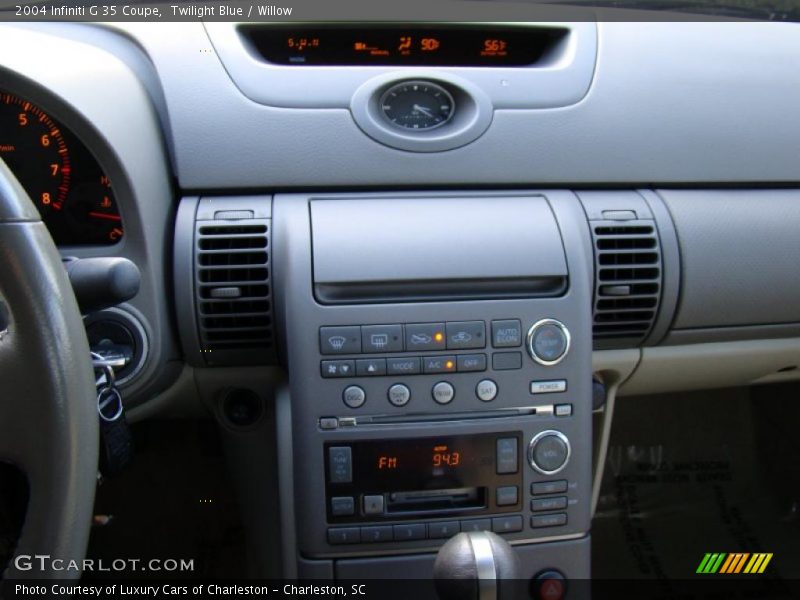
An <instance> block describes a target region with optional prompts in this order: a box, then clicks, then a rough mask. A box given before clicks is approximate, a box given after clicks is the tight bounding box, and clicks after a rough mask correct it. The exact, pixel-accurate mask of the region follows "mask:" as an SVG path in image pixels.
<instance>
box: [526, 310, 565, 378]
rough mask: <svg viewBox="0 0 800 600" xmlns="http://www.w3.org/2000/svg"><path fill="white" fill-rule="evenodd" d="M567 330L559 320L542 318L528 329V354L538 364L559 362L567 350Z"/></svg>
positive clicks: (547, 365) (547, 364) (548, 364)
mask: <svg viewBox="0 0 800 600" xmlns="http://www.w3.org/2000/svg"><path fill="white" fill-rule="evenodd" d="M569 341H570V338H569V330H568V329H567V326H566V325H564V324H563V323H562V322H561V321H556V320H555V319H542V320H541V321H537V322H536V323H534V324H533V326H532V327H531V328H530V329H529V330H528V338H527V344H526V346H527V349H528V354H530V355H531V358H532V359H533V360H535V361H536V362H537V363H539V364H540V365H544V366H546V367H549V366H551V365H555V364H558V363H560V362H561V361H562V360H563V358H564V357H565V356H566V355H567V352H569Z"/></svg>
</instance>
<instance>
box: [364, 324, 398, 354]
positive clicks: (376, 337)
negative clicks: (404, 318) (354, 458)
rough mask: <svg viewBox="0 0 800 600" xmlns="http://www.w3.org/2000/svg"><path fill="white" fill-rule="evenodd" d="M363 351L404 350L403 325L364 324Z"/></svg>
mask: <svg viewBox="0 0 800 600" xmlns="http://www.w3.org/2000/svg"><path fill="white" fill-rule="evenodd" d="M361 351H362V352H364V353H369V352H402V351H403V326H402V325H362V326H361Z"/></svg>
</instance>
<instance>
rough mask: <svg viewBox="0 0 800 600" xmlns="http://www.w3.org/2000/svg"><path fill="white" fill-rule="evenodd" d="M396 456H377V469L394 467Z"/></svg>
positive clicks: (395, 465) (395, 466)
mask: <svg viewBox="0 0 800 600" xmlns="http://www.w3.org/2000/svg"><path fill="white" fill-rule="evenodd" d="M396 468H397V457H396V456H379V457H378V470H379V471H382V470H384V469H396Z"/></svg>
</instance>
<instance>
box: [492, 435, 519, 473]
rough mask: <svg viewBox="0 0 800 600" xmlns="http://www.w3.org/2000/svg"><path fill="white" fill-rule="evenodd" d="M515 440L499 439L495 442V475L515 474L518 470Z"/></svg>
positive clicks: (517, 443) (516, 443)
mask: <svg viewBox="0 0 800 600" xmlns="http://www.w3.org/2000/svg"><path fill="white" fill-rule="evenodd" d="M518 445H519V442H517V438H499V439H498V440H497V453H496V454H497V465H496V466H497V474H498V475H507V474H509V473H516V472H517V470H518V469H519V458H518V456H517V447H518Z"/></svg>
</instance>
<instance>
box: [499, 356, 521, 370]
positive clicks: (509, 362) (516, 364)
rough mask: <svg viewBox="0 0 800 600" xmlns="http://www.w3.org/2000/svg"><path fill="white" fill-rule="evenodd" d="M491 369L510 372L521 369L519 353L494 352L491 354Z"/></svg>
mask: <svg viewBox="0 0 800 600" xmlns="http://www.w3.org/2000/svg"><path fill="white" fill-rule="evenodd" d="M492 368H493V369H494V370H495V371H511V370H513V369H521V368H522V353H521V352H495V353H494V354H492Z"/></svg>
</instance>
